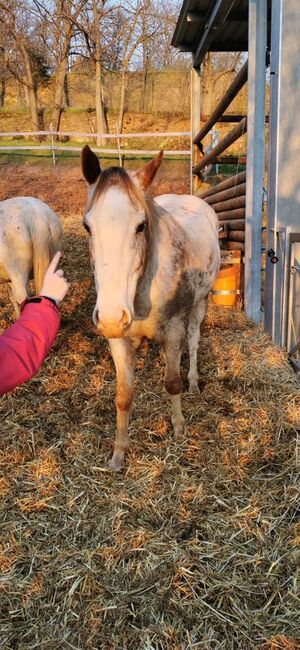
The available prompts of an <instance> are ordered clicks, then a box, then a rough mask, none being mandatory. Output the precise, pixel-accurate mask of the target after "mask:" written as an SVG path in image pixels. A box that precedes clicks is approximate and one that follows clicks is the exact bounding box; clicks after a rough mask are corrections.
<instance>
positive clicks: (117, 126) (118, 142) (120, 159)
mask: <svg viewBox="0 0 300 650" xmlns="http://www.w3.org/2000/svg"><path fill="white" fill-rule="evenodd" d="M116 134H117V147H118V154H119V164H120V167H123V164H124V158H123V156H122V153H121V142H120V138H119V137H118V136H119V125H118V122H116ZM124 157H125V156H124Z"/></svg>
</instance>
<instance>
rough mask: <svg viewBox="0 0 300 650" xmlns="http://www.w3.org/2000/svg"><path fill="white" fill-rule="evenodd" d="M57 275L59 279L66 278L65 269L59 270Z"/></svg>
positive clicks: (56, 272)
mask: <svg viewBox="0 0 300 650" xmlns="http://www.w3.org/2000/svg"><path fill="white" fill-rule="evenodd" d="M55 275H58V277H59V278H63V277H64V271H63V269H57V271H55Z"/></svg>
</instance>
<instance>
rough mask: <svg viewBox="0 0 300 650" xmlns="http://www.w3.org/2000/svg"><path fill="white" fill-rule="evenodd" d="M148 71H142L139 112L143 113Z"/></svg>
mask: <svg viewBox="0 0 300 650" xmlns="http://www.w3.org/2000/svg"><path fill="white" fill-rule="evenodd" d="M147 78H148V69H147V67H146V68H144V69H143V76H142V87H141V99H140V112H141V113H143V112H144V110H145V107H146V89H147Z"/></svg>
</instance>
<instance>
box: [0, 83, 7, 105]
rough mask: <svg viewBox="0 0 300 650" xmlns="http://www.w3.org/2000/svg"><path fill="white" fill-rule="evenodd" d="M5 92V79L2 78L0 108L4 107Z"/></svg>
mask: <svg viewBox="0 0 300 650" xmlns="http://www.w3.org/2000/svg"><path fill="white" fill-rule="evenodd" d="M5 91H6V79H5V77H2V79H1V89H0V106H1V108H2V107H3V106H4V100H5Z"/></svg>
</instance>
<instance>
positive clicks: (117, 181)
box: [88, 167, 156, 232]
mask: <svg viewBox="0 0 300 650" xmlns="http://www.w3.org/2000/svg"><path fill="white" fill-rule="evenodd" d="M111 187H119V188H120V190H122V191H123V192H124V193H125V194H127V196H128V197H129V199H130V200H131V202H132V203H133V204H134V205H135V206H139V205H140V206H142V208H143V210H144V211H145V215H146V218H147V221H148V226H149V230H150V232H151V230H152V228H153V225H154V223H153V222H154V220H155V216H156V214H155V210H153V202H149V201H148V200H147V197H145V196H144V194H143V192H142V190H141V189H140V188H139V186H138V185H137V183H135V182H134V180H133V178H132V177H131V176H130V175H129V174H128V172H127V171H126V170H125V169H123V167H107V168H106V169H104V170H103V171H101V174H100V176H99V179H98V182H97V185H96V187H95V190H94V192H93V195H92V198H91V202H90V204H89V207H88V210H90V209H91V208H92V207H93V205H94V204H95V203H96V201H97V200H98V199H99V198H100V197H101V196H102V195H103V194H104V193H105V192H106V191H107V190H108V189H109V188H111Z"/></svg>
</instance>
